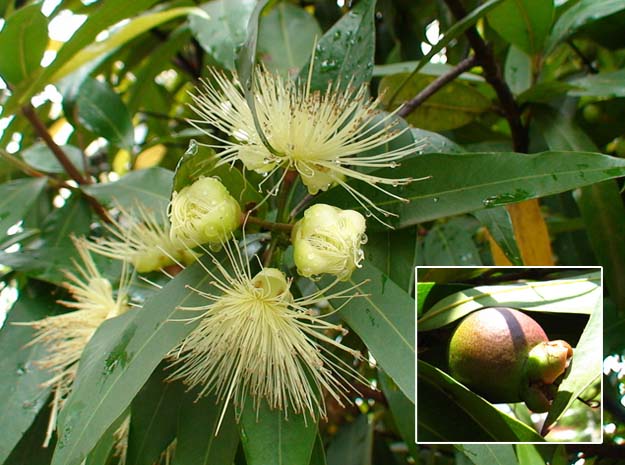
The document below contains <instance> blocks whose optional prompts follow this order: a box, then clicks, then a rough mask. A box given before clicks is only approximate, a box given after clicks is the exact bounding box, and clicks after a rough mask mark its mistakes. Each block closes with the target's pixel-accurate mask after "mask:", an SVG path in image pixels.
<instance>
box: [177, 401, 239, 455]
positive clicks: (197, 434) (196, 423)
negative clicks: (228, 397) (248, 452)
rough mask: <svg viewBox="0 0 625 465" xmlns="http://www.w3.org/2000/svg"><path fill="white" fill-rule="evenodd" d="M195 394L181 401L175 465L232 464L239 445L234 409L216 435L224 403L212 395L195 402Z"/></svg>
mask: <svg viewBox="0 0 625 465" xmlns="http://www.w3.org/2000/svg"><path fill="white" fill-rule="evenodd" d="M195 394H196V393H195V392H193V391H191V392H189V393H187V395H185V396H184V398H183V399H182V403H181V406H180V413H179V417H178V433H177V443H176V454H175V456H174V461H173V464H172V465H211V464H216V463H232V462H233V460H234V457H235V455H236V452H237V448H238V446H239V430H238V428H237V425H236V422H235V419H234V412H233V408H232V407H229V408H228V411H227V412H226V414H225V415H224V418H223V420H222V422H221V425H220V426H219V433H217V426H218V425H219V419H220V416H221V412H222V409H223V404H218V403H217V400H216V399H215V398H214V397H211V396H209V397H203V398H201V399H196V397H195Z"/></svg>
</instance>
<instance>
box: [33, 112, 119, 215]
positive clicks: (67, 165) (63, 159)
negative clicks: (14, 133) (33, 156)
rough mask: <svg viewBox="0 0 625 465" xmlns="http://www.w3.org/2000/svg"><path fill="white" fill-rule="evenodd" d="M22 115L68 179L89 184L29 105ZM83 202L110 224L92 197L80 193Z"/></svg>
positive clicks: (81, 183) (105, 212)
mask: <svg viewBox="0 0 625 465" xmlns="http://www.w3.org/2000/svg"><path fill="white" fill-rule="evenodd" d="M22 114H23V115H24V116H25V117H26V119H27V120H28V121H29V122H30V124H32V126H33V128H34V129H35V132H36V133H37V135H39V137H41V138H42V139H43V141H44V142H45V144H46V145H47V146H48V148H49V149H50V150H51V151H52V153H53V154H54V156H55V157H56V159H57V160H58V162H59V163H60V164H61V166H62V167H63V169H64V170H65V172H66V173H67V174H68V176H69V177H70V178H72V179H73V180H74V181H76V182H77V183H78V185H84V184H91V180H90V179H89V178H88V177H84V176H83V175H82V173H81V172H80V171H78V169H77V168H76V167H75V166H74V164H73V163H72V162H71V160H70V159H69V158H68V157H67V155H66V154H65V152H64V151H63V149H62V148H61V147H59V145H58V144H57V143H56V142H54V139H52V136H51V135H50V132H49V131H48V128H47V127H46V126H45V125H44V124H43V121H41V119H39V116H38V115H37V113H36V112H35V108H34V107H33V106H32V105H31V104H30V103H29V104H28V105H25V106H24V107H22ZM80 192H81V194H82V195H83V197H84V198H85V200H87V202H89V204H90V205H91V208H93V210H94V211H95V212H96V214H97V215H98V216H99V217H100V218H101V219H102V220H103V221H105V222H107V223H108V222H110V221H111V220H110V218H109V215H108V213H107V211H106V209H105V208H104V207H103V206H102V205H101V204H100V202H98V201H97V199H95V198H94V197H92V196H90V195H89V194H87V193H86V192H83V191H82V190H81V191H80Z"/></svg>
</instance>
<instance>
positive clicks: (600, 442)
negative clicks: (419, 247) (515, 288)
mask: <svg viewBox="0 0 625 465" xmlns="http://www.w3.org/2000/svg"><path fill="white" fill-rule="evenodd" d="M419 268H427V269H435V268H453V269H458V268H488V269H497V268H505V269H511V268H518V269H527V268H531V269H554V270H557V269H563V270H574V269H580V270H581V269H594V270H596V269H597V268H598V269H599V271H600V276H601V280H600V286H601V290H602V292H603V289H604V282H603V266H601V265H597V266H582V265H580V266H575V265H570V266H560V265H558V266H525V265H524V266H513V265H510V266H504V265H496V266H495V265H493V266H488V265H485V266H477V265H471V266H465V265H460V266H448V265H435V266H425V265H424V266H416V267H415V274H414V276H415V278H414V279H415V288H414V289H415V309H414V310H415V330H414V331H415V335H414V336H415V344H416V345H415V347H419V341H418V335H419V331H418V330H417V326H418V309H417V303H418V302H419V296H418V292H419V286H418V284H419V278H418V276H419V275H418V271H419ZM604 325H605V321H604V318H603V300H602V301H601V327H602V329H605V328H604ZM603 333H604V331H603V330H602V331H601V342H600V344H601V366H602V367H603V360H604V358H605V357H604V353H603ZM414 373H415V393H414V394H415V416H414V426H415V437H414V441H415V443H416V444H417V445H420V444H447V445H457V444H535V445H545V444H547V445H549V444H556V445H557V444H564V445H567V444H569V445H570V444H603V420H604V418H603V378H604V376H603V369H602V370H601V375H600V378H601V399H602V401H601V407H600V408H601V414H600V417H601V420H600V425H599V428H600V433H601V434H600V436H601V440H600V441H599V442H579V441H577V442H573V441H566V442H551V441H545V442H470V441H462V442H426V441H421V442H419V441H418V440H417V438H418V426H419V422H418V421H417V417H418V404H419V399H418V393H419V387H418V386H419V382H418V376H417V351H416V350H415V359H414Z"/></svg>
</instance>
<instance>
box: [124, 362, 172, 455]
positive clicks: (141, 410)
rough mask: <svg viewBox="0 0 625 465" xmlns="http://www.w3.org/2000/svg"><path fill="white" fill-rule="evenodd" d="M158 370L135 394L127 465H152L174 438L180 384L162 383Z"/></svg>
mask: <svg viewBox="0 0 625 465" xmlns="http://www.w3.org/2000/svg"><path fill="white" fill-rule="evenodd" d="M167 376H168V373H167V371H166V370H165V369H164V367H162V366H161V367H159V368H157V369H156V370H155V372H154V373H153V374H152V376H151V377H150V379H149V380H148V382H147V383H145V385H144V386H143V387H142V388H141V390H140V391H139V392H138V393H137V396H136V397H135V398H134V400H133V401H132V404H131V409H130V436H129V442H128V457H127V461H126V464H127V465H152V464H153V463H155V462H158V459H159V457H160V456H161V454H162V453H163V452H164V451H165V450H166V449H167V447H168V446H169V445H170V444H171V442H172V441H173V440H174V439H175V438H176V429H177V426H178V425H177V423H178V421H177V420H178V410H179V405H180V402H181V400H182V397H183V395H184V386H183V385H182V383H180V382H171V383H170V382H166V380H165V379H166V378H167Z"/></svg>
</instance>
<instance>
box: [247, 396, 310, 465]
mask: <svg viewBox="0 0 625 465" xmlns="http://www.w3.org/2000/svg"><path fill="white" fill-rule="evenodd" d="M284 415H285V412H284V411H282V410H279V409H273V410H272V409H270V408H269V406H268V405H267V403H266V402H264V401H263V402H261V403H260V406H259V409H258V412H257V411H256V409H255V408H254V407H253V406H252V405H250V402H249V401H248V405H247V406H244V407H243V410H242V412H241V419H240V428H241V444H242V445H243V450H244V451H245V458H246V460H247V465H266V464H269V463H271V464H272V465H273V464H275V465H308V464H309V462H310V457H311V455H312V450H313V446H314V445H315V439H316V438H317V425H316V424H315V422H314V420H313V419H312V418H310V416H309V415H308V413H302V414H293V413H291V414H289V416H288V418H286V419H285V418H284Z"/></svg>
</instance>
